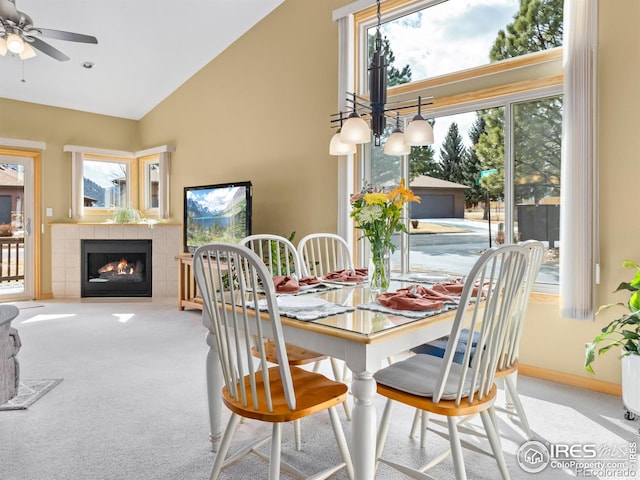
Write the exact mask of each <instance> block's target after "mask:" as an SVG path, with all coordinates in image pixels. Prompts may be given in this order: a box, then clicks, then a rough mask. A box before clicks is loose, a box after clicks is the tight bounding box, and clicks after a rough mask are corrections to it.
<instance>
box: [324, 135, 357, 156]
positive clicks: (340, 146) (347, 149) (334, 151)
mask: <svg viewBox="0 0 640 480" xmlns="http://www.w3.org/2000/svg"><path fill="white" fill-rule="evenodd" d="M340 130H341V129H338V131H337V132H336V133H335V134H334V135H333V137H331V142H330V143H329V155H351V154H353V153H356V145H355V144H354V143H343V142H342V138H341V135H340Z"/></svg>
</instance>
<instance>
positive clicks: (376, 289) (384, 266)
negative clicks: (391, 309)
mask: <svg viewBox="0 0 640 480" xmlns="http://www.w3.org/2000/svg"><path fill="white" fill-rule="evenodd" d="M390 270H391V253H390V252H389V249H388V248H385V247H377V246H375V245H372V246H371V258H370V259H369V289H370V290H371V293H374V294H378V293H384V292H386V291H387V290H388V289H389V278H390V273H391V272H390Z"/></svg>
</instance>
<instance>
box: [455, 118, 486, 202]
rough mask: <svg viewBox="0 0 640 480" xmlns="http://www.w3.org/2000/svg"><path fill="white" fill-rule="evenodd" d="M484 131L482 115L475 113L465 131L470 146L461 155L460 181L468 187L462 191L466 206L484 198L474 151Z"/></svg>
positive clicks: (476, 155) (478, 161) (478, 162)
mask: <svg viewBox="0 0 640 480" xmlns="http://www.w3.org/2000/svg"><path fill="white" fill-rule="evenodd" d="M482 133H484V119H483V118H482V115H477V117H476V121H475V122H474V123H473V125H472V126H471V129H470V130H469V131H468V132H467V134H468V135H469V139H470V140H471V143H472V146H471V148H469V149H467V151H466V154H465V155H464V156H463V157H462V164H461V165H460V170H461V173H462V178H463V181H462V183H463V184H464V185H466V186H468V187H469V188H468V189H467V190H465V192H464V199H465V204H466V205H465V206H466V207H467V208H473V207H476V206H477V205H478V204H479V203H480V201H481V200H482V199H483V198H484V192H483V190H482V187H481V186H480V183H479V179H480V168H481V166H480V159H479V158H478V154H477V153H476V144H477V143H478V140H479V139H480V135H482Z"/></svg>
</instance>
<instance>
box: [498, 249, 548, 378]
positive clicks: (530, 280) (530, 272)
mask: <svg viewBox="0 0 640 480" xmlns="http://www.w3.org/2000/svg"><path fill="white" fill-rule="evenodd" d="M519 245H521V246H523V247H525V248H526V249H527V251H528V258H527V268H526V271H525V275H524V284H523V285H522V289H521V292H520V294H519V295H518V299H517V303H516V307H515V315H517V319H516V321H514V322H513V323H512V324H511V325H510V327H511V328H510V331H509V332H508V333H507V337H506V340H505V345H504V347H503V356H502V358H501V359H500V363H499V364H498V369H504V368H509V367H511V366H513V365H514V364H515V362H517V360H518V355H519V349H520V338H521V337H522V331H523V329H524V319H525V317H526V316H527V307H528V305H529V296H530V294H531V290H532V289H533V285H534V284H535V281H536V277H537V276H538V272H539V271H540V266H541V265H542V260H543V258H544V251H545V247H544V244H543V243H542V242H540V241H538V240H527V241H526V242H521V243H520V244H519Z"/></svg>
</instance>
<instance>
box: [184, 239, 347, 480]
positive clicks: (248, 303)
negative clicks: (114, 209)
mask: <svg viewBox="0 0 640 480" xmlns="http://www.w3.org/2000/svg"><path fill="white" fill-rule="evenodd" d="M193 266H194V274H195V278H196V283H197V285H198V289H199V291H200V292H201V295H202V301H203V309H204V313H205V314H206V316H207V318H208V319H209V322H208V324H209V329H210V330H211V333H212V336H213V338H214V339H215V343H216V350H217V352H218V358H219V360H220V365H221V372H222V375H223V377H224V387H223V389H222V392H221V394H222V401H223V403H224V404H225V405H226V407H227V408H229V410H230V411H231V418H230V419H229V421H228V424H227V426H226V429H225V431H224V434H223V436H222V440H221V442H220V445H219V448H218V451H217V454H216V458H215V461H214V464H213V467H212V469H211V475H210V480H215V479H217V478H218V477H219V475H220V472H221V470H222V469H223V468H224V466H226V465H228V464H230V463H232V462H236V461H238V460H239V459H240V458H241V457H242V456H244V455H246V454H248V453H255V454H257V455H258V456H260V457H264V455H263V454H262V452H260V451H259V450H257V449H258V448H260V446H261V445H263V444H265V443H267V442H268V441H269V440H271V453H270V455H269V477H268V478H269V479H270V480H278V479H279V478H280V467H281V445H280V444H281V437H282V424H283V423H284V422H289V421H295V420H299V419H301V418H303V417H306V416H309V415H313V414H315V413H318V412H321V411H325V410H327V411H328V413H329V419H330V421H331V425H332V427H333V430H334V434H335V438H336V442H337V446H338V452H339V455H340V457H341V459H342V461H341V462H340V463H338V464H337V465H336V466H333V467H330V468H328V469H326V470H325V471H323V472H321V473H319V474H316V475H314V476H313V477H311V478H314V479H320V478H322V479H324V478H328V477H329V476H331V475H333V473H335V472H337V471H339V470H340V469H342V468H345V469H346V471H347V475H348V477H349V478H350V479H351V478H353V465H352V462H351V457H350V455H349V451H348V448H347V443H346V439H345V436H344V432H343V430H342V425H341V423H340V420H339V418H338V415H337V413H336V411H335V407H336V406H337V405H339V404H340V403H343V402H345V401H346V399H347V391H348V388H347V386H346V385H345V384H343V383H341V382H336V381H333V380H330V379H328V378H327V377H325V376H324V375H321V374H319V373H315V372H310V371H308V370H304V369H301V368H298V367H292V366H290V364H289V359H288V356H287V349H286V347H285V338H284V334H283V328H282V324H281V321H280V314H279V311H278V304H277V301H276V294H275V288H274V286H273V282H271V281H270V280H271V276H272V275H271V272H270V271H269V270H268V269H267V267H266V265H265V264H264V262H263V260H262V258H260V257H259V256H258V255H256V254H255V253H254V252H253V251H251V250H250V249H248V248H247V247H245V246H242V245H238V244H228V243H213V244H210V245H205V246H202V247H200V248H198V249H197V250H196V252H195V254H194V258H193ZM259 292H263V293H259ZM260 299H264V301H265V302H266V306H267V312H268V313H267V315H268V316H269V321H265V320H263V319H262V318H261V315H260V314H257V306H258V302H259V301H260ZM249 332H251V333H249ZM252 334H256V335H258V337H259V338H269V339H271V340H272V342H273V345H274V346H275V355H276V356H277V360H278V362H277V364H276V365H275V366H269V365H270V362H269V359H268V358H267V352H266V350H265V348H264V345H265V344H264V343H262V342H258V343H257V344H253V342H252V339H251V338H250V337H251V336H252ZM255 352H257V354H258V358H259V361H258V362H257V365H256V364H254V362H253V361H252V358H253V357H252V356H253V355H255ZM242 418H248V419H254V420H259V421H262V422H268V423H271V424H272V431H271V435H269V436H267V437H266V438H263V439H260V440H257V441H256V442H254V443H253V444H252V445H250V446H248V447H243V448H241V449H240V450H239V451H238V452H237V453H235V454H233V455H231V456H229V457H227V452H228V451H229V447H230V445H231V441H232V438H233V435H234V433H235V431H236V428H237V426H238V424H239V423H240V420H241V419H242ZM324 447H325V445H323V448H324ZM289 468H291V469H293V468H294V467H291V466H289ZM293 471H297V470H295V469H294V470H293Z"/></svg>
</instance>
